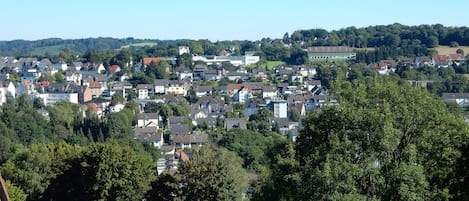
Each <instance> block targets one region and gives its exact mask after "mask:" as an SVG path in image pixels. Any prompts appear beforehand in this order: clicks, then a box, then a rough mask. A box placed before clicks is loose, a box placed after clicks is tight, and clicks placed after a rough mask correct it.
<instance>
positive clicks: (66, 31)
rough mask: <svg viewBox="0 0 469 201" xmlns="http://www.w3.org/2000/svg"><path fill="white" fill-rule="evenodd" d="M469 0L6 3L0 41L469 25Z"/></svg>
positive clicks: (234, 36) (253, 36)
mask: <svg viewBox="0 0 469 201" xmlns="http://www.w3.org/2000/svg"><path fill="white" fill-rule="evenodd" d="M468 7H469V1H467V0H453V1H451V2H444V1H440V2H438V1H428V0H425V1H424V0H405V1H404V0H393V1H378V0H322V1H316V0H287V1H282V0H270V1H264V0H250V1H249V0H237V1H233V0H231V1H230V0H225V1H223V0H217V1H215V0H165V1H163V0H147V1H145V0H128V1H123V0H113V1H112V0H71V1H68V0H2V2H0V22H1V24H0V27H1V28H0V40H13V39H26V40H37V39H43V38H52V37H58V38H64V39H76V38H88V37H100V36H101V37H116V38H125V37H134V38H142V39H143V38H149V39H183V38H184V39H209V40H211V41H216V40H244V39H247V40H258V39H261V38H263V37H271V38H280V37H282V36H283V34H284V33H285V32H288V33H290V34H291V33H292V32H293V31H295V30H299V29H312V28H323V29H327V30H337V29H340V28H345V27H348V26H355V27H365V26H369V25H385V24H392V23H394V22H398V23H401V24H405V25H419V24H436V23H440V24H443V25H445V26H468V25H469V20H467V19H468V17H467V15H466V14H465V13H467V12H466V11H465V10H467V8H468Z"/></svg>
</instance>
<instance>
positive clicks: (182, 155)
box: [176, 150, 189, 161]
mask: <svg viewBox="0 0 469 201" xmlns="http://www.w3.org/2000/svg"><path fill="white" fill-rule="evenodd" d="M176 155H178V156H179V158H180V159H181V160H182V161H188V160H189V156H187V154H186V153H185V152H184V151H182V150H178V151H176Z"/></svg>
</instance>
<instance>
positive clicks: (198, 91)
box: [194, 86, 212, 97]
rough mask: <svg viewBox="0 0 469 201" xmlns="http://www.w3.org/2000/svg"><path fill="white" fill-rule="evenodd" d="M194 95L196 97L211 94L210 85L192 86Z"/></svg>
mask: <svg viewBox="0 0 469 201" xmlns="http://www.w3.org/2000/svg"><path fill="white" fill-rule="evenodd" d="M194 92H195V95H196V96H197V97H202V96H208V95H211V94H212V87H211V86H197V87H195V88H194Z"/></svg>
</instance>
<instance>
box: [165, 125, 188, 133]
mask: <svg viewBox="0 0 469 201" xmlns="http://www.w3.org/2000/svg"><path fill="white" fill-rule="evenodd" d="M169 132H170V133H171V136H177V135H179V136H183V135H189V134H190V130H189V125H187V124H181V125H177V126H174V125H173V126H171V127H170V128H169Z"/></svg>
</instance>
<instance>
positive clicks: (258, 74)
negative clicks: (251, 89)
mask: <svg viewBox="0 0 469 201" xmlns="http://www.w3.org/2000/svg"><path fill="white" fill-rule="evenodd" d="M252 75H253V76H254V77H255V78H257V79H260V80H268V78H269V75H268V73H267V72H266V71H265V70H264V69H262V68H256V69H253V70H252Z"/></svg>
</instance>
